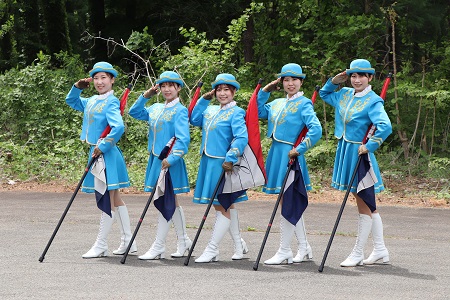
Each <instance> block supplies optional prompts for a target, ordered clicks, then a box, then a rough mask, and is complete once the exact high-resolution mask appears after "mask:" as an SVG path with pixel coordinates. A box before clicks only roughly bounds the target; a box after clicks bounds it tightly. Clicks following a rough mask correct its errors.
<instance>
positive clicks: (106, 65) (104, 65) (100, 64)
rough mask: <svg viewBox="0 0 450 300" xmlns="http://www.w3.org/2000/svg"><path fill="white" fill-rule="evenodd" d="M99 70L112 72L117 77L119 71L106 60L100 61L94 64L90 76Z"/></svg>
mask: <svg viewBox="0 0 450 300" xmlns="http://www.w3.org/2000/svg"><path fill="white" fill-rule="evenodd" d="M98 72H106V73H110V74H112V76H114V77H117V71H116V70H115V69H114V68H113V66H112V65H111V64H110V63H108V62H106V61H100V62H98V63H96V64H95V65H94V67H93V68H92V70H90V71H89V76H91V77H94V75H95V73H98Z"/></svg>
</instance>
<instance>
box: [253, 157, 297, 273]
mask: <svg viewBox="0 0 450 300" xmlns="http://www.w3.org/2000/svg"><path fill="white" fill-rule="evenodd" d="M296 162H297V158H295V159H294V160H293V161H290V162H289V166H288V168H287V170H286V175H284V179H283V184H282V185H281V190H280V193H279V194H278V197H277V201H276V202H275V206H274V208H273V211H272V215H271V216H270V220H269V224H268V225H267V229H266V234H265V235H264V239H263V241H262V244H261V247H260V248H259V253H258V257H257V258H256V261H255V264H254V265H253V270H255V271H258V266H259V261H260V260H261V256H262V253H263V251H264V247H265V246H266V242H267V238H268V236H269V232H270V229H271V228H272V223H273V220H274V219H275V215H276V214H277V210H278V206H279V205H280V201H281V198H282V197H283V194H284V187H285V185H286V181H287V179H288V177H289V172H290V171H291V169H292V165H293V164H294V163H296Z"/></svg>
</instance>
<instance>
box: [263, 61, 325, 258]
mask: <svg viewBox="0 0 450 300" xmlns="http://www.w3.org/2000/svg"><path fill="white" fill-rule="evenodd" d="M305 77H306V75H305V74H303V71H302V68H301V67H300V66H299V65H298V64H294V63H289V64H286V65H284V66H283V68H282V69H281V73H280V74H278V79H276V80H274V81H272V82H271V83H269V84H267V85H266V86H265V87H264V88H263V89H262V90H260V91H259V93H258V115H259V117H260V118H262V119H267V120H268V130H267V137H269V138H271V139H272V145H271V147H270V150H269V154H268V156H267V160H266V172H267V184H266V185H265V186H264V187H263V192H265V193H267V194H279V193H280V190H281V186H282V184H283V179H284V177H285V174H286V168H285V166H287V165H288V161H289V159H294V158H295V157H298V162H299V165H300V169H301V171H302V175H303V180H304V183H305V187H306V189H307V190H311V184H310V179H309V175H308V168H307V165H306V161H305V157H304V154H305V152H306V151H307V150H308V149H309V148H311V147H312V146H314V145H315V144H316V143H317V141H318V140H319V139H320V137H321V136H322V126H321V125H320V122H319V120H318V119H317V116H316V113H315V112H314V108H313V105H312V102H311V100H310V99H308V98H306V97H305V96H304V95H303V92H302V91H300V88H301V86H302V84H303V80H304V79H305ZM279 83H282V84H283V89H284V91H285V92H286V97H285V98H279V99H275V100H273V101H271V102H270V103H266V102H267V100H268V99H269V97H270V93H271V92H272V91H274V90H276V89H277V85H278V84H279ZM305 126H306V128H308V133H307V135H306V137H305V138H304V140H303V141H302V142H301V143H300V144H299V145H298V146H297V147H296V148H293V146H294V143H295V142H296V140H297V138H298V136H299V134H300V132H301V131H302V129H303V128H304V127H305ZM282 205H283V204H282ZM280 228H281V241H280V248H279V249H278V251H277V253H276V254H275V255H274V256H273V257H272V258H270V259H268V260H266V261H265V262H264V263H265V264H268V265H279V264H281V263H282V262H283V261H287V263H288V264H291V263H292V262H302V261H304V260H306V259H312V250H311V246H310V245H309V243H308V241H307V239H306V230H305V225H304V220H303V216H302V217H301V218H300V220H299V221H298V222H297V224H292V223H291V222H289V221H288V220H287V219H285V218H284V217H283V216H281V219H280ZM294 234H295V236H296V237H297V241H298V251H297V255H296V256H295V258H293V254H292V251H291V246H290V244H291V240H292V236H293V235H294Z"/></svg>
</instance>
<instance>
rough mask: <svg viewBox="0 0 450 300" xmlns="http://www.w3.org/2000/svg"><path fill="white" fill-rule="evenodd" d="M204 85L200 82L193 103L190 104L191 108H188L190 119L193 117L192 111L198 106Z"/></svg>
mask: <svg viewBox="0 0 450 300" xmlns="http://www.w3.org/2000/svg"><path fill="white" fill-rule="evenodd" d="M202 85H203V82H201V81H200V82H199V83H198V84H197V89H196V90H195V93H194V96H193V97H192V100H191V103H189V108H188V118H190V117H191V114H192V110H193V109H194V106H195V104H197V100H198V98H199V97H200V91H201V89H202Z"/></svg>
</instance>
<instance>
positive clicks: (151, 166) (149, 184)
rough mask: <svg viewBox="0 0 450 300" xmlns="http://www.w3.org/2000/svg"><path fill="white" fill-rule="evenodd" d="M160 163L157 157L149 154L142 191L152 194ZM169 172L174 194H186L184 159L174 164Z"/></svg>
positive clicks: (186, 178)
mask: <svg viewBox="0 0 450 300" xmlns="http://www.w3.org/2000/svg"><path fill="white" fill-rule="evenodd" d="M161 162H162V160H160V159H159V158H158V157H157V156H155V155H153V154H150V156H149V158H148V163H147V169H146V172H145V183H144V184H145V185H144V191H146V192H152V191H153V190H154V189H155V184H156V183H157V181H158V177H159V174H160V172H161ZM169 171H170V177H171V179H172V185H173V191H174V193H175V194H181V193H188V192H189V191H190V188H189V180H188V176H187V171H186V164H185V162H184V159H180V160H178V162H177V163H176V164H174V165H173V166H170V167H169Z"/></svg>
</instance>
